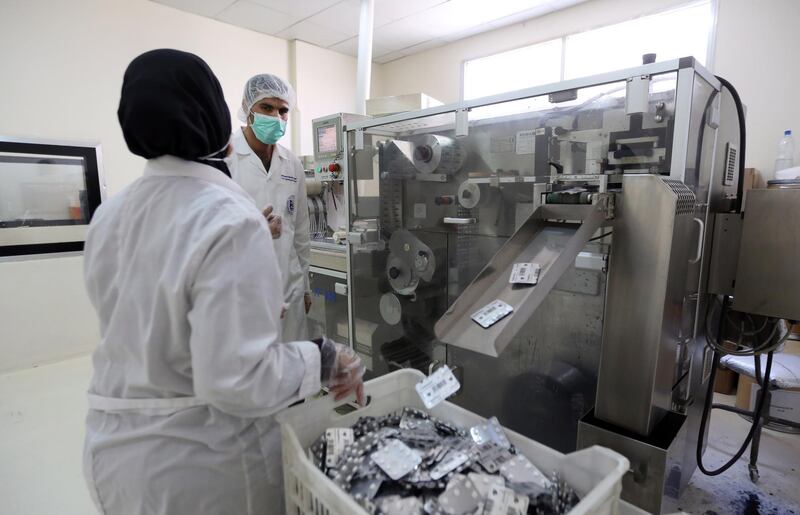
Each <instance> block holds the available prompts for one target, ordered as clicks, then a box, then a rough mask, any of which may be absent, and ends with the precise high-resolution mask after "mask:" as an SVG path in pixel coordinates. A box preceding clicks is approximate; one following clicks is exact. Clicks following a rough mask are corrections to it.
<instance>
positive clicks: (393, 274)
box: [389, 266, 400, 279]
mask: <svg viewBox="0 0 800 515" xmlns="http://www.w3.org/2000/svg"><path fill="white" fill-rule="evenodd" d="M389 277H391V278H392V279H397V278H398V277H400V269H399V268H397V267H396V266H393V267H392V268H390V269H389Z"/></svg>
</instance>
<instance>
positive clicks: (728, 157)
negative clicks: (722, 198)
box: [722, 143, 739, 186]
mask: <svg viewBox="0 0 800 515" xmlns="http://www.w3.org/2000/svg"><path fill="white" fill-rule="evenodd" d="M738 169H739V148H738V147H737V146H736V145H732V144H730V143H728V144H726V145H725V174H724V175H723V176H722V185H723V186H731V185H733V179H734V178H735V177H736V171H737V170H738Z"/></svg>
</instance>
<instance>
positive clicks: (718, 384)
mask: <svg viewBox="0 0 800 515" xmlns="http://www.w3.org/2000/svg"><path fill="white" fill-rule="evenodd" d="M738 377H739V374H737V373H736V372H734V371H733V370H730V369H728V368H725V367H723V366H719V367H717V375H716V376H714V391H715V392H716V393H721V394H723V395H731V394H733V392H734V391H736V380H737V379H738Z"/></svg>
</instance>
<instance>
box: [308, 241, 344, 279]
mask: <svg viewBox="0 0 800 515" xmlns="http://www.w3.org/2000/svg"><path fill="white" fill-rule="evenodd" d="M341 247H342V248H341V250H340V251H337V250H330V249H328V248H315V245H314V244H313V243H312V244H311V259H310V264H311V266H316V267H319V268H328V269H330V270H338V271H339V272H344V273H347V254H346V250H347V249H346V248H345V247H344V246H341Z"/></svg>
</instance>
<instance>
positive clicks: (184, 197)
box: [84, 156, 320, 515]
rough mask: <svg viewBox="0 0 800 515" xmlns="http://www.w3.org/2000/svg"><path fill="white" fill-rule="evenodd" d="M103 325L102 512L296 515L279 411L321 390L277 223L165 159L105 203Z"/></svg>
mask: <svg viewBox="0 0 800 515" xmlns="http://www.w3.org/2000/svg"><path fill="white" fill-rule="evenodd" d="M85 279H86V287H87V290H88V293H89V298H90V300H91V301H92V304H93V305H94V308H95V309H96V310H97V313H98V316H99V319H100V334H101V341H100V345H99V346H98V348H97V349H96V350H95V352H94V354H93V355H92V361H93V366H94V375H93V377H92V380H91V386H90V388H89V406H90V410H89V414H88V417H87V423H86V429H87V431H86V444H85V449H84V473H85V476H86V479H87V484H88V486H89V489H90V493H91V495H92V497H93V499H94V501H95V504H96V505H97V507H98V509H99V510H100V512H101V513H108V514H113V515H127V514H150V515H152V514H164V515H166V514H169V515H176V514H195V513H196V514H201V513H202V514H204V515H208V514H245V513H246V514H258V515H262V514H265V513H281V512H283V504H282V492H281V483H282V477H281V466H280V465H281V453H280V433H279V428H278V427H277V424H276V423H275V422H274V420H273V418H272V415H273V414H274V413H276V412H277V411H279V410H280V409H282V408H284V407H286V406H288V405H289V404H291V403H293V402H295V401H297V400H300V399H303V398H304V397H307V396H308V395H310V394H313V393H315V392H317V391H318V390H319V387H320V379H319V374H320V364H319V360H320V356H319V350H318V349H317V346H316V345H315V344H314V343H312V342H292V343H281V341H282V338H281V327H280V324H279V323H278V319H279V316H280V311H281V286H280V275H279V272H278V267H277V264H276V256H275V251H274V250H273V246H272V240H271V238H270V237H269V229H268V228H267V225H266V222H265V220H264V217H263V216H262V215H261V213H260V212H259V211H258V210H257V209H256V208H255V207H254V206H253V202H252V200H251V199H250V198H249V197H248V196H247V195H246V194H245V193H244V192H243V191H242V190H241V189H240V188H239V186H237V185H236V184H235V183H234V182H233V181H232V180H230V179H229V178H227V177H226V176H224V175H223V174H222V173H220V172H219V171H218V170H216V169H214V168H212V167H210V166H206V165H203V164H199V163H194V162H189V161H184V160H181V159H178V158H175V157H170V156H165V157H160V158H158V159H152V160H150V161H148V163H147V166H146V168H145V173H144V176H143V177H142V178H140V179H138V180H137V181H135V182H134V183H133V184H131V185H130V186H129V187H128V188H126V189H125V190H123V191H122V192H120V193H119V194H117V195H116V196H114V197H113V198H112V199H110V200H109V201H108V202H106V203H104V204H102V205H101V206H100V208H99V209H98V210H97V212H96V213H95V215H94V219H93V220H92V223H91V225H90V227H89V233H88V236H87V240H86V249H85Z"/></svg>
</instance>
